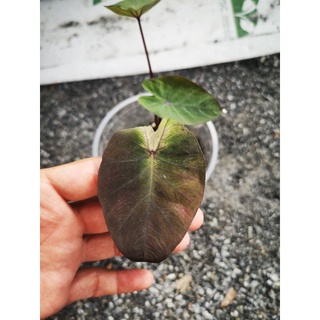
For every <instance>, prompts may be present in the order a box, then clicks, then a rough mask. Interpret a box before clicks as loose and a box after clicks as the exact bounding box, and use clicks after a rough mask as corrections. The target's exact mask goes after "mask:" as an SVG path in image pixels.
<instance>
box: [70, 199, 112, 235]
mask: <svg viewBox="0 0 320 320" xmlns="http://www.w3.org/2000/svg"><path fill="white" fill-rule="evenodd" d="M72 207H73V209H74V210H76V211H77V213H78V215H79V218H80V219H81V220H82V224H83V233H84V234H94V233H104V232H107V231H108V228H107V225H106V222H105V219H104V216H103V211H102V208H101V206H100V203H99V201H98V198H96V197H95V198H91V199H89V200H86V201H81V202H80V203H75V204H72Z"/></svg>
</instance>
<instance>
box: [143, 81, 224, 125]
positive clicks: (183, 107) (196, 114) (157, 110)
mask: <svg viewBox="0 0 320 320" xmlns="http://www.w3.org/2000/svg"><path fill="white" fill-rule="evenodd" d="M142 86H143V88H144V89H145V90H147V91H149V92H150V93H152V94H153V96H143V97H140V98H139V103H140V104H141V105H142V106H143V107H145V108H146V109H147V110H149V111H151V112H153V113H154V114H156V115H157V116H159V117H161V118H165V117H168V118H170V119H174V120H176V121H178V122H180V123H183V124H186V125H193V124H200V123H205V122H207V121H210V120H212V119H214V118H215V117H217V116H218V115H219V114H220V113H221V108H220V106H219V103H218V102H217V100H216V99H215V98H214V97H213V96H212V95H211V94H209V93H208V92H207V91H206V90H204V89H203V88H201V87H200V86H198V85H197V84H195V83H193V82H192V81H190V80H188V79H186V78H184V77H181V76H168V77H160V78H156V79H150V80H145V81H144V82H143V83H142Z"/></svg>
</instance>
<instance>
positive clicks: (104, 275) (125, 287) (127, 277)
mask: <svg viewBox="0 0 320 320" xmlns="http://www.w3.org/2000/svg"><path fill="white" fill-rule="evenodd" d="M153 280H154V278H153V275H152V273H151V272H150V271H148V270H143V269H134V270H105V269H100V268H88V269H82V270H80V271H78V273H77V274H76V276H75V278H74V281H73V283H72V285H71V288H70V296H69V302H68V303H71V302H74V301H77V300H82V299H87V298H93V297H100V296H104V295H108V294H119V293H128V292H133V291H138V290H143V289H146V288H149V287H150V286H151V284H152V282H153Z"/></svg>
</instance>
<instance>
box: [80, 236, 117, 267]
mask: <svg viewBox="0 0 320 320" xmlns="http://www.w3.org/2000/svg"><path fill="white" fill-rule="evenodd" d="M84 241H85V243H84V250H83V257H82V261H83V262H88V261H97V260H103V259H109V258H111V257H114V256H122V253H121V252H120V251H119V249H118V248H117V247H116V245H115V243H114V242H113V240H112V238H111V236H110V233H103V234H97V235H93V236H88V237H86V238H85V240H84Z"/></svg>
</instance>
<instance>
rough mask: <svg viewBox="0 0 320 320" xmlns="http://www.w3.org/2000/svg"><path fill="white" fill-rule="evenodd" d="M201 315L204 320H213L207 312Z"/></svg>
mask: <svg viewBox="0 0 320 320" xmlns="http://www.w3.org/2000/svg"><path fill="white" fill-rule="evenodd" d="M202 315H203V317H204V318H205V319H207V320H213V319H214V317H213V315H212V314H210V313H209V312H208V311H207V310H204V311H203V312H202Z"/></svg>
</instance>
